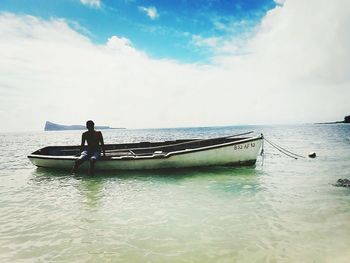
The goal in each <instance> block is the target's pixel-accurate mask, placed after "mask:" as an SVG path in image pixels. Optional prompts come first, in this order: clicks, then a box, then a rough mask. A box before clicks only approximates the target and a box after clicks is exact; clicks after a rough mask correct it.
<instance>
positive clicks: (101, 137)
mask: <svg viewBox="0 0 350 263" xmlns="http://www.w3.org/2000/svg"><path fill="white" fill-rule="evenodd" d="M100 143H101V148H102V152H103V156H106V149H105V144H104V142H103V136H102V132H100Z"/></svg>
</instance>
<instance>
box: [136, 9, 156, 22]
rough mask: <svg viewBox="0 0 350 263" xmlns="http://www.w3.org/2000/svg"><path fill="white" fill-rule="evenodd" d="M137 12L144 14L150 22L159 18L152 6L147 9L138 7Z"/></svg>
mask: <svg viewBox="0 0 350 263" xmlns="http://www.w3.org/2000/svg"><path fill="white" fill-rule="evenodd" d="M139 10H140V11H142V12H144V13H145V14H146V15H147V16H148V17H149V18H150V19H152V20H154V19H156V18H158V17H159V14H158V11H157V8H155V7H154V6H149V7H144V6H139Z"/></svg>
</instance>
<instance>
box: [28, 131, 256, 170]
mask: <svg viewBox="0 0 350 263" xmlns="http://www.w3.org/2000/svg"><path fill="white" fill-rule="evenodd" d="M249 133H251V132H249ZM249 133H244V134H238V135H232V136H226V137H219V138H211V139H186V140H175V141H164V142H139V143H124V144H107V145H105V148H106V156H103V157H101V159H100V160H98V161H97V163H96V165H95V169H96V170H150V169H175V168H190V167H202V166H241V165H253V164H255V162H256V158H257V156H258V154H259V151H260V148H261V145H262V140H263V136H262V135H259V136H255V137H254V136H249V137H248V136H242V135H247V134H249ZM78 155H79V146H48V147H44V148H42V149H39V150H37V151H35V152H33V153H32V154H30V155H29V156H28V158H29V159H30V161H31V162H32V163H33V164H34V165H36V166H38V167H47V168H58V169H71V168H72V166H73V164H74V161H75V160H76V159H77V158H78ZM88 165H89V163H88V162H85V163H84V164H83V165H82V166H81V169H87V168H88Z"/></svg>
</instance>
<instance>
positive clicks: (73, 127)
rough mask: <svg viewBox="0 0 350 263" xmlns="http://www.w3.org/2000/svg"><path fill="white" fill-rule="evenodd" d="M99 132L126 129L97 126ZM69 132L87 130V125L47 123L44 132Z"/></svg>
mask: <svg viewBox="0 0 350 263" xmlns="http://www.w3.org/2000/svg"><path fill="white" fill-rule="evenodd" d="M95 128H96V129H97V130H107V129H124V128H111V127H109V126H95ZM69 130H71V131H72V130H86V127H85V125H61V124H57V123H53V122H50V121H46V123H45V127H44V131H69Z"/></svg>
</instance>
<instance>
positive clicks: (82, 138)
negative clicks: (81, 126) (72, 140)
mask: <svg viewBox="0 0 350 263" xmlns="http://www.w3.org/2000/svg"><path fill="white" fill-rule="evenodd" d="M85 140H86V138H85V136H84V133H83V134H82V135H81V144H80V153H82V152H83V150H84V145H85Z"/></svg>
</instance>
